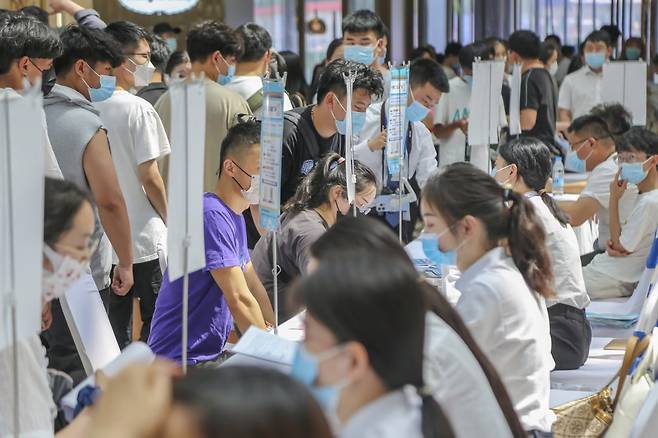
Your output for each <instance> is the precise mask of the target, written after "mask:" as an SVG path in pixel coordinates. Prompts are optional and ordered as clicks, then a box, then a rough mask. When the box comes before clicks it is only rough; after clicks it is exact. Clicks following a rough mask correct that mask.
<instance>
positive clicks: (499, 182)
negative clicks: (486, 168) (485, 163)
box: [490, 164, 512, 186]
mask: <svg viewBox="0 0 658 438" xmlns="http://www.w3.org/2000/svg"><path fill="white" fill-rule="evenodd" d="M511 166H512V165H511V164H508V165H507V166H505V167H501V168H500V169H498V170H496V168H495V167H494V168H493V169H491V173H490V175H491V177H492V178H493V179H495V180H496V182H497V183H498V184H500V185H501V186H505V185H507V183H508V182H509V180H510V179H512V175H510V176H509V178H507V179H506V180H505V181H498V178H496V175H498V172H502V171H503V170H505V169H507V168H508V167H511Z"/></svg>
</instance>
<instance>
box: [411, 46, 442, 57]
mask: <svg viewBox="0 0 658 438" xmlns="http://www.w3.org/2000/svg"><path fill="white" fill-rule="evenodd" d="M425 54H428V55H430V58H431V59H433V60H434V61H436V49H435V48H434V46H433V45H431V44H425V45H423V46H418V47H416V48H415V49H413V50H412V51H411V56H410V58H411V60H412V61H413V60H416V59H423V55H425Z"/></svg>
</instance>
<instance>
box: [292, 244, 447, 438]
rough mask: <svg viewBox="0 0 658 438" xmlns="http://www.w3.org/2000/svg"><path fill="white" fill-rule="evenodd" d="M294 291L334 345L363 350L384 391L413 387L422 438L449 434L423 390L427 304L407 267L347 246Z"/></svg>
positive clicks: (442, 417) (436, 406) (439, 412)
mask: <svg viewBox="0 0 658 438" xmlns="http://www.w3.org/2000/svg"><path fill="white" fill-rule="evenodd" d="M364 272H367V273H368V275H363V273H364ZM294 290H295V292H294V293H293V295H294V296H296V297H297V299H298V300H299V302H300V303H302V304H305V305H306V308H307V312H308V313H309V314H311V315H312V316H313V317H314V318H315V319H317V320H318V321H319V322H320V323H322V324H323V325H324V326H326V327H327V328H328V329H329V331H331V332H332V333H333V335H334V336H335V337H336V340H337V343H338V344H344V343H347V342H351V341H353V342H358V343H359V344H361V345H362V346H363V347H364V348H365V350H366V351H367V354H368V361H369V363H370V366H371V367H372V369H373V370H374V372H375V373H376V374H377V376H378V377H379V378H380V379H381V380H382V381H383V383H384V385H385V386H386V388H387V389H388V390H389V391H395V390H399V389H401V388H403V387H404V386H406V385H413V386H414V387H416V388H417V390H418V392H419V395H420V396H421V397H422V421H421V430H422V432H423V436H424V437H426V438H430V437H454V436H455V435H454V432H453V430H452V427H451V426H450V423H449V421H448V420H447V418H446V417H445V415H444V414H443V411H442V410H441V408H440V407H439V404H438V403H437V401H436V400H435V399H434V397H433V396H432V395H431V394H430V393H429V392H427V391H426V389H425V383H424V379H423V346H424V340H425V314H426V312H427V310H428V306H427V303H426V298H425V293H424V291H423V289H422V288H421V287H420V283H419V282H418V274H417V273H416V271H415V269H414V268H413V267H412V266H408V265H406V264H404V263H391V260H390V254H388V253H370V252H368V251H366V250H365V249H362V248H353V249H352V250H350V252H349V253H348V254H345V253H343V254H340V255H339V256H335V255H334V256H332V257H329V259H328V260H327V262H325V263H322V264H321V265H320V266H319V267H318V268H317V269H316V270H315V271H314V272H313V273H312V274H310V275H308V276H306V277H302V279H301V280H300V282H299V283H298V284H297V285H296V286H295V288H294ZM402 292H404V293H402ZM402 327H403V328H404V329H401V328H402ZM391 345H395V346H396V347H395V348H391Z"/></svg>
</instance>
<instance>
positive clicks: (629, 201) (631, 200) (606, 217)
mask: <svg viewBox="0 0 658 438" xmlns="http://www.w3.org/2000/svg"><path fill="white" fill-rule="evenodd" d="M616 157H617V153H614V154H612V155H610V156H609V157H608V159H607V160H605V161H604V162H603V163H601V164H599V165H598V166H596V167H595V168H594V169H592V172H591V173H590V174H589V177H588V178H587V185H586V186H585V188H584V189H583V191H582V192H581V193H580V196H581V197H588V198H593V199H595V200H596V201H597V202H598V203H599V205H600V206H601V207H600V209H599V211H598V213H597V218H598V222H599V243H598V246H599V249H601V250H604V251H605V249H606V248H607V247H606V244H607V242H608V240H610V212H609V210H608V206H609V203H610V183H611V182H612V180H613V179H614V178H615V175H616V174H617V172H618V171H619V167H618V166H617V163H616V162H615V158H616ZM636 200H637V187H636V186H634V185H629V186H628V189H627V190H626V193H624V196H622V198H621V201H620V204H619V214H620V216H621V221H622V222H623V221H624V220H625V219H626V218H627V217H628V214H629V213H630V212H631V210H632V209H633V206H634V205H635V201H636Z"/></svg>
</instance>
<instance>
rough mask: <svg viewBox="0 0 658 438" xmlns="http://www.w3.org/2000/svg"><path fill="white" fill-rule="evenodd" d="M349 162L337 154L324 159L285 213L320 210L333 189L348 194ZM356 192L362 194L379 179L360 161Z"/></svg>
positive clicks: (357, 163)
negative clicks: (339, 188) (337, 188)
mask: <svg viewBox="0 0 658 438" xmlns="http://www.w3.org/2000/svg"><path fill="white" fill-rule="evenodd" d="M346 164H347V162H346V161H345V160H344V159H343V158H342V157H341V156H340V155H338V154H336V153H329V154H327V155H325V156H324V157H322V159H321V160H320V161H319V162H318V164H317V165H316V166H315V167H314V168H313V170H312V171H311V172H310V173H309V174H308V175H306V177H304V179H303V180H302V181H301V183H300V184H299V186H297V191H296V192H295V195H294V196H293V197H292V198H290V200H289V201H288V203H287V204H286V206H285V208H284V211H285V212H287V213H288V212H289V213H290V214H293V215H294V214H297V213H299V212H301V211H302V210H307V209H312V208H318V207H319V206H321V205H322V204H324V203H325V202H327V201H328V200H329V191H330V190H331V188H332V187H335V186H340V187H341V188H342V189H343V190H345V192H347V176H346V172H347V166H346ZM354 176H355V178H356V183H355V190H356V193H360V192H362V191H363V190H365V189H366V187H368V186H369V185H376V184H377V178H376V177H375V174H374V173H373V172H372V170H371V169H370V168H369V167H368V166H366V165H365V164H362V163H361V162H360V161H358V160H354Z"/></svg>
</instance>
